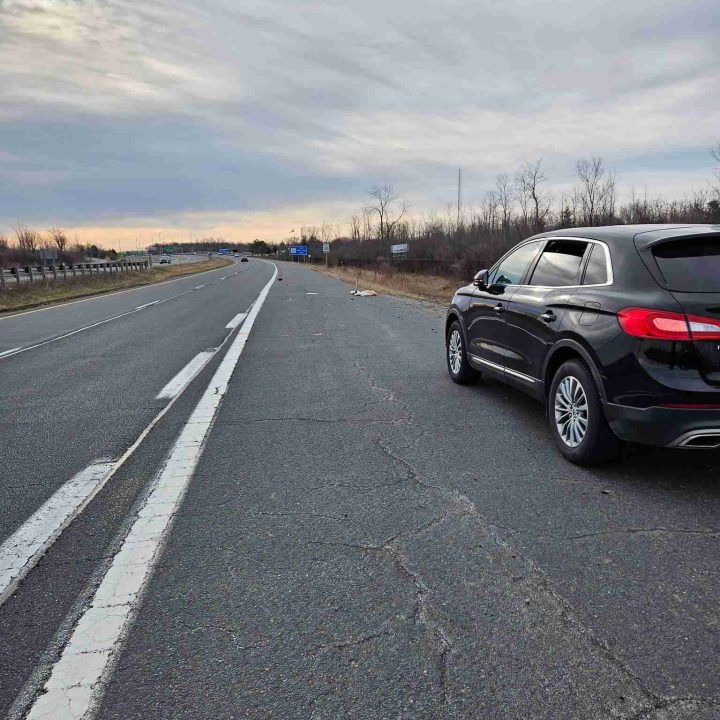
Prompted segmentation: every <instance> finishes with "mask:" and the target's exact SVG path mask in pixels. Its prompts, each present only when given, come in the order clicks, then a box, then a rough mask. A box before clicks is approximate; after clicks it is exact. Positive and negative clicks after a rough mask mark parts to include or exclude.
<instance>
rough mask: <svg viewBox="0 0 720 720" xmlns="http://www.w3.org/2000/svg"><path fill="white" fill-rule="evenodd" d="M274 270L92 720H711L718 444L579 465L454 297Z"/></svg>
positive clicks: (719, 701)
mask: <svg viewBox="0 0 720 720" xmlns="http://www.w3.org/2000/svg"><path fill="white" fill-rule="evenodd" d="M282 272H283V282H281V283H276V284H275V285H274V287H273V289H272V291H271V292H270V295H269V296H268V299H267V301H266V303H265V305H264V306H263V308H262V311H261V313H260V315H259V316H258V321H257V323H256V324H255V326H254V328H253V331H252V334H251V335H250V338H249V340H248V343H247V346H246V349H245V352H244V354H243V356H242V359H241V361H240V363H239V365H238V367H237V369H236V372H235V374H234V376H233V378H232V381H231V383H230V386H229V389H228V392H227V394H226V395H225V397H224V400H223V404H222V405H221V407H220V410H219V414H218V415H217V417H216V419H215V422H214V425H213V428H212V431H211V433H210V436H209V439H208V441H207V444H206V446H205V450H204V454H203V456H202V459H201V460H200V464H199V466H198V468H197V472H196V474H195V477H194V478H193V480H192V483H191V485H190V487H189V489H188V492H187V495H186V496H185V499H184V502H183V504H182V506H181V508H180V510H179V511H178V513H177V515H176V517H175V522H174V526H173V528H172V531H171V533H170V535H169V538H168V541H167V545H166V546H165V547H164V550H163V554H162V556H161V558H160V562H159V565H158V566H157V567H156V569H155V574H154V575H153V577H152V578H151V580H150V582H149V585H148V586H147V588H146V590H145V594H144V597H143V599H142V602H141V603H140V605H139V606H138V608H137V616H136V618H135V620H134V623H133V625H132V627H131V628H130V631H129V633H128V636H127V638H126V641H125V644H124V646H123V648H122V651H121V652H120V653H119V654H118V655H117V657H115V664H114V670H113V673H112V675H111V676H110V679H109V682H108V684H107V686H106V688H105V691H104V694H103V695H102V697H101V700H100V704H99V707H98V709H97V716H98V717H99V718H102V719H103V720H110V719H113V720H115V719H117V720H120V719H122V720H126V719H131V718H138V719H140V718H142V719H143V720H145V719H146V718H149V717H151V718H153V719H155V718H158V719H163V718H193V720H195V719H198V720H202V719H204V718H207V719H208V720H209V719H211V718H212V719H213V720H215V719H219V718H222V719H224V718H228V719H229V718H253V720H255V719H258V720H264V719H268V720H269V719H271V718H272V719H279V720H295V719H303V720H335V719H336V718H350V719H352V718H358V719H363V720H364V719H368V720H369V719H378V720H389V719H391V718H392V719H395V718H397V719H407V720H410V719H413V720H414V719H421V718H425V719H428V720H431V719H432V720H446V719H447V720H470V719H473V720H475V719H476V718H482V719H483V720H486V719H488V720H494V719H498V720H500V719H502V720H528V719H533V720H534V719H538V720H544V719H547V720H551V719H552V720H557V719H558V718H562V719H563V720H593V719H597V720H605V719H610V718H615V719H617V720H711V719H714V718H720V680H719V679H718V657H719V655H720V653H719V652H718V650H719V649H720V648H719V647H718V646H719V639H720V635H719V633H720V610H718V607H719V606H718V603H717V597H718V590H719V586H720V555H719V553H718V537H719V535H720V526H719V525H718V520H717V518H718V509H719V507H718V506H719V505H720V490H719V488H718V482H717V478H718V474H717V466H718V454H717V453H689V452H670V451H661V450H648V449H640V448H634V449H631V450H630V451H629V452H628V455H627V457H625V458H624V459H623V461H622V462H620V463H618V464H615V465H612V466H608V467H605V468H601V469H595V470H583V469H579V468H576V467H574V466H572V465H569V464H567V463H566V462H565V461H564V460H563V459H562V458H561V457H560V456H559V455H558V454H557V452H556V451H555V449H554V447H553V445H552V439H551V436H550V433H549V430H548V429H547V428H546V425H545V421H544V418H543V412H542V409H541V408H540V406H539V405H537V404H536V403H535V402H534V401H532V400H531V399H529V398H526V397H525V396H523V395H521V394H519V393H518V392H517V391H515V390H512V389H510V388H508V387H505V386H502V385H500V384H498V383H496V382H493V381H489V380H483V381H482V382H480V383H479V384H478V385H477V386H474V387H470V388H467V387H458V386H456V385H454V384H453V383H451V382H450V380H449V378H448V377H447V372H446V369H445V360H444V347H443V325H444V311H443V309H442V308H437V307H435V306H432V305H427V304H422V303H418V302H413V301H407V300H402V299H397V298H391V297H382V296H381V297H370V298H355V297H351V296H350V295H349V290H350V286H348V285H345V284H343V283H341V282H339V281H337V280H335V279H331V278H328V277H325V276H322V275H320V274H317V273H314V272H312V271H310V270H308V269H306V268H303V267H300V266H293V265H288V264H285V265H283V266H282ZM308 293H313V294H312V295H309V294H308ZM203 383H205V381H202V380H201V381H200V384H201V385H203ZM205 385H206V383H205ZM203 387H204V385H203ZM192 392H193V391H191V392H190V395H191V397H189V398H188V399H187V400H183V401H182V402H181V403H179V404H178V408H177V411H176V412H175V413H174V415H172V416H171V422H172V425H171V423H170V421H169V422H168V425H167V426H161V427H160V428H159V430H158V433H159V434H160V435H162V436H163V437H164V441H165V442H166V443H169V442H171V440H172V438H173V437H174V433H175V432H176V429H177V427H179V425H178V423H179V422H181V421H182V416H183V413H185V412H189V408H192V404H193V402H194V401H193V399H192ZM151 440H152V442H150V443H149V447H147V448H146V449H145V451H144V452H145V455H147V457H146V458H140V459H138V460H137V464H138V466H139V468H140V469H141V470H142V474H140V471H139V470H138V469H137V468H132V467H131V468H130V469H128V473H127V478H125V477H122V480H123V483H119V484H118V487H124V483H125V481H126V480H128V479H130V478H134V477H136V476H137V477H146V476H147V477H150V476H151V469H152V468H153V467H155V464H156V463H157V462H158V461H159V458H162V456H163V452H164V450H163V446H162V445H161V444H160V445H159V446H158V447H155V446H154V444H155V443H156V442H159V441H156V440H155V439H151ZM131 471H132V472H131ZM143 482H144V481H143ZM135 483H136V485H137V487H138V488H140V487H141V484H142V483H141V481H140V480H136V481H135ZM138 492H139V490H138ZM101 500H102V501H103V502H105V503H107V504H108V505H110V507H114V504H113V501H112V498H111V493H110V492H108V493H106V496H105V497H104V498H101ZM132 501H133V497H131V496H130V494H129V493H128V497H127V499H126V506H122V507H127V509H123V510H122V512H120V511H118V510H115V511H114V512H115V514H116V515H120V516H122V517H125V515H126V514H127V513H128V512H129V507H130V505H131V502H132ZM96 523H97V524H98V526H101V525H102V523H101V522H100V519H96ZM93 532H99V530H95V529H93ZM71 539H72V538H65V539H64V540H63V542H67V543H69V541H70V540H71ZM106 542H107V540H103V541H102V542H101V543H99V544H98V546H97V548H96V554H95V557H96V558H97V560H98V561H100V560H102V559H103V558H105V557H107V551H105V550H104V544H105V543H106ZM77 563H78V564H80V563H85V564H92V558H91V557H89V555H88V554H87V553H86V554H85V555H84V556H82V559H78V560H77ZM41 569H42V568H41ZM70 571H71V568H68V570H67V572H70ZM77 583H78V585H79V584H80V579H78V580H77ZM13 617H16V616H14V615H13Z"/></svg>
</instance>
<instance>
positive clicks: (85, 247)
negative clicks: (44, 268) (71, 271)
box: [0, 223, 118, 267]
mask: <svg viewBox="0 0 720 720" xmlns="http://www.w3.org/2000/svg"><path fill="white" fill-rule="evenodd" d="M13 230H14V237H13V238H9V237H8V236H7V235H3V234H0V267H3V266H4V267H10V266H12V265H24V264H27V263H33V262H37V261H39V260H40V259H41V258H42V257H45V258H53V259H55V260H57V262H80V261H82V260H83V259H84V258H108V259H110V260H115V259H117V257H118V254H117V252H116V251H115V250H113V249H111V250H106V249H103V248H101V247H99V246H98V245H95V244H93V243H88V244H86V243H81V242H79V241H78V239H77V238H75V239H74V240H73V241H71V240H70V238H69V237H68V235H67V233H66V232H65V231H64V230H61V229H60V228H50V229H49V230H48V231H47V232H45V233H43V232H40V231H38V230H34V229H33V228H30V227H28V226H27V225H24V224H23V223H18V224H17V225H16V226H15V228H14V229H13Z"/></svg>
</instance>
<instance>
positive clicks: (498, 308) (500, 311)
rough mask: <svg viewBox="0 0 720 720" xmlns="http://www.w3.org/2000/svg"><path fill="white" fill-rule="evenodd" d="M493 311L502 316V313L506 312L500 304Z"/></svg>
mask: <svg viewBox="0 0 720 720" xmlns="http://www.w3.org/2000/svg"><path fill="white" fill-rule="evenodd" d="M493 310H494V311H495V312H496V313H497V314H498V315H500V313H504V312H505V306H504V305H503V304H502V303H498V304H497V305H496V306H495V307H494V308H493Z"/></svg>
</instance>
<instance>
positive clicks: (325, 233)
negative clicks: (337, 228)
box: [320, 222, 334, 242]
mask: <svg viewBox="0 0 720 720" xmlns="http://www.w3.org/2000/svg"><path fill="white" fill-rule="evenodd" d="M333 234H334V233H333V226H332V225H331V224H330V223H329V222H323V224H322V225H321V226H320V240H322V241H323V242H330V241H331V240H332V239H333Z"/></svg>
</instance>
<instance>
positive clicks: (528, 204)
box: [516, 158, 552, 232]
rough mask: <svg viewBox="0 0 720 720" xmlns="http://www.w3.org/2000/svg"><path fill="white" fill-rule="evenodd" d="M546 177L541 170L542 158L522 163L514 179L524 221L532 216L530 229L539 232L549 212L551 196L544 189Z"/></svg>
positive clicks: (543, 226) (527, 220)
mask: <svg viewBox="0 0 720 720" xmlns="http://www.w3.org/2000/svg"><path fill="white" fill-rule="evenodd" d="M546 182H547V178H546V177H545V174H544V173H543V170H542V158H541V159H539V160H536V161H535V162H525V163H523V165H522V167H521V168H520V171H519V172H518V175H517V179H516V187H517V192H518V198H519V201H520V207H521V209H522V211H523V217H524V218H525V221H526V223H528V222H529V220H530V217H531V218H532V222H531V224H532V229H533V230H534V231H535V232H541V231H542V230H543V229H544V228H545V223H546V220H547V217H548V215H549V214H550V204H551V200H552V198H551V197H550V194H549V193H548V192H547V191H546V190H545V189H544V187H543V184H544V183H546Z"/></svg>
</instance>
